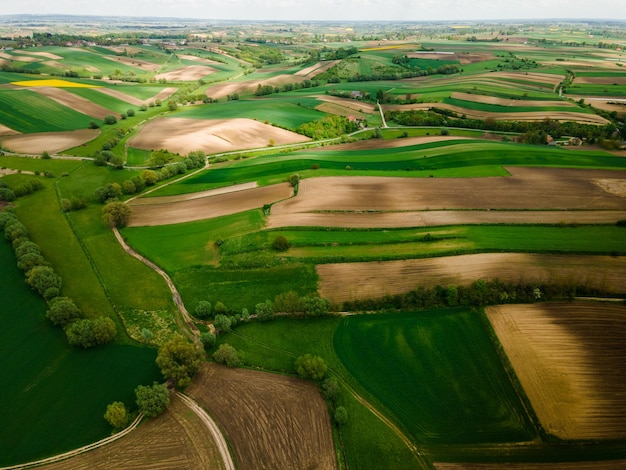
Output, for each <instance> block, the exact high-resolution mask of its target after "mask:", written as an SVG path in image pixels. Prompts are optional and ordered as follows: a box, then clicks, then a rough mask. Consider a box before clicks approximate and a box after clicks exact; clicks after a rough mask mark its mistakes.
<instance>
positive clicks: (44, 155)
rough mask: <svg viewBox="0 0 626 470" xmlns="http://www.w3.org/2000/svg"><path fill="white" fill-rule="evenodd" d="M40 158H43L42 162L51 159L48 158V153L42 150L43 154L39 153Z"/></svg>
mask: <svg viewBox="0 0 626 470" xmlns="http://www.w3.org/2000/svg"><path fill="white" fill-rule="evenodd" d="M41 158H43V159H44V160H49V159H50V158H52V157H51V156H50V152H48V151H47V150H44V151H43V152H41Z"/></svg>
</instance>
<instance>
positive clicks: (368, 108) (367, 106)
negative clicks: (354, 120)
mask: <svg viewBox="0 0 626 470" xmlns="http://www.w3.org/2000/svg"><path fill="white" fill-rule="evenodd" d="M315 98H317V99H318V100H320V101H324V102H327V103H333V104H336V105H339V106H341V107H343V108H348V109H351V110H353V111H358V112H362V113H366V114H373V113H375V112H377V109H376V107H375V106H374V105H373V104H371V103H366V102H363V101H356V100H352V99H350V98H341V97H339V96H332V95H317V96H315Z"/></svg>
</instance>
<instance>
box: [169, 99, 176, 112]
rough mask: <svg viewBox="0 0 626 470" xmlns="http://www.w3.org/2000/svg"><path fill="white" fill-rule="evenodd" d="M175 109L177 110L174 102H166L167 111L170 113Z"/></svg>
mask: <svg viewBox="0 0 626 470" xmlns="http://www.w3.org/2000/svg"><path fill="white" fill-rule="evenodd" d="M176 108H178V105H177V104H176V101H174V100H169V101H168V102H167V109H169V110H170V111H176Z"/></svg>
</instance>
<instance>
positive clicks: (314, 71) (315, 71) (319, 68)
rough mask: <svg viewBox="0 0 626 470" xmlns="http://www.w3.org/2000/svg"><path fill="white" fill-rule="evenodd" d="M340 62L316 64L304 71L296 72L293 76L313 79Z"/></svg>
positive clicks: (328, 61) (332, 61) (330, 61)
mask: <svg viewBox="0 0 626 470" xmlns="http://www.w3.org/2000/svg"><path fill="white" fill-rule="evenodd" d="M339 62H341V61H340V60H327V61H324V62H318V63H317V64H314V65H311V66H310V67H307V68H305V69H302V70H300V71H298V72H296V73H295V74H294V75H297V76H298V77H304V78H313V77H315V76H316V75H319V74H320V73H323V72H326V71H327V70H328V69H330V68H332V67H333V66H334V65H336V64H338V63H339Z"/></svg>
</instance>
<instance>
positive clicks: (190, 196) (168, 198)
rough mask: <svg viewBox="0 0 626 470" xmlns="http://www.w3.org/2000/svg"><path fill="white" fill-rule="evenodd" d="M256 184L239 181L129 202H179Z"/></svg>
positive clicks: (244, 188)
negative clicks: (213, 187) (221, 186)
mask: <svg viewBox="0 0 626 470" xmlns="http://www.w3.org/2000/svg"><path fill="white" fill-rule="evenodd" d="M257 187H258V185H257V184H256V183H255V182H252V183H241V184H233V185H232V186H225V187H223V188H216V189H208V190H206V191H198V192H195V193H189V194H177V195H174V196H159V197H157V198H153V197H144V198H137V199H133V200H132V201H131V203H132V204H133V205H134V206H145V205H148V206H150V205H153V204H170V203H172V202H181V201H191V200H193V199H201V198H205V197H210V196H217V195H220V194H227V193H234V192H237V191H245V190H246V189H254V188H257Z"/></svg>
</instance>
